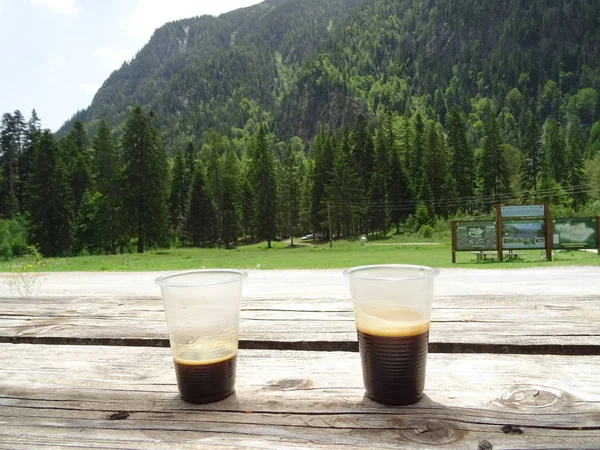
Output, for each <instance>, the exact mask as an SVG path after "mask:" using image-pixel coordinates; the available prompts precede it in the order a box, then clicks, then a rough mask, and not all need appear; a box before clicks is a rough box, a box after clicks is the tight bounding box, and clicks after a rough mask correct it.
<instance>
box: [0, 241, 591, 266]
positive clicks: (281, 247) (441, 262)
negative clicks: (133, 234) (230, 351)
mask: <svg viewBox="0 0 600 450" xmlns="http://www.w3.org/2000/svg"><path fill="white" fill-rule="evenodd" d="M404 240H405V239H402V238H392V239H389V240H385V241H374V242H368V243H364V244H363V243H359V242H344V241H341V242H335V243H334V248H332V249H331V248H329V244H328V243H317V244H313V243H301V244H300V245H298V246H297V247H294V248H290V247H289V245H288V244H286V243H274V245H273V248H272V249H267V244H266V243H262V244H256V245H248V246H240V247H238V248H237V249H231V250H225V249H167V250H159V251H149V252H146V253H144V254H142V255H138V254H125V255H114V256H112V255H111V256H78V257H74V258H55V259H46V260H44V261H43V265H42V264H32V261H31V260H30V259H26V258H24V259H15V260H11V261H4V262H1V263H0V271H2V272H10V271H22V270H24V269H23V266H24V265H27V264H32V265H33V267H29V266H27V269H26V270H27V271H30V270H39V271H63V272H64V271H158V270H185V269H198V268H203V267H206V268H212V267H230V268H240V269H253V268H257V267H259V265H260V268H261V269H265V270H270V269H340V268H345V267H352V266H357V265H363V264H383V263H390V264H419V265H427V266H432V267H456V268H490V269H492V268H494V269H497V268H504V269H507V268H526V267H537V266H541V267H545V266H564V265H600V257H598V256H597V255H596V254H593V253H586V252H580V251H572V252H567V253H562V252H555V253H554V261H552V262H546V261H544V260H543V259H541V256H542V252H540V251H539V250H535V251H534V250H531V251H526V252H524V253H526V255H525V256H524V258H523V259H522V260H519V261H511V262H502V263H500V262H497V261H489V260H488V261H481V262H477V261H475V256H474V255H472V254H470V253H468V252H467V253H458V254H457V264H452V263H451V250H450V244H449V243H441V244H435V243H433V244H432V243H428V244H429V245H417V244H411V243H406V242H403V241H404Z"/></svg>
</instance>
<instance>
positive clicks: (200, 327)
mask: <svg viewBox="0 0 600 450" xmlns="http://www.w3.org/2000/svg"><path fill="white" fill-rule="evenodd" d="M246 277H247V274H246V272H244V271H240V270H230V269H207V270H196V271H190V272H183V273H176V274H173V275H165V276H162V277H159V278H157V279H156V284H158V285H159V286H160V288H161V291H162V298H163V302H164V304H165V313H166V316H167V326H168V329H169V340H170V343H171V351H172V353H173V360H174V364H175V373H176V375H177V385H178V387H179V393H180V395H181V398H182V399H183V400H184V401H186V402H188V403H196V404H201V403H212V402H216V401H219V400H223V399H224V398H226V397H229V396H230V395H231V394H233V392H234V390H235V389H234V388H235V372H236V360H237V351H238V331H239V325H240V301H241V297H242V283H243V280H244V279H245V278H246Z"/></svg>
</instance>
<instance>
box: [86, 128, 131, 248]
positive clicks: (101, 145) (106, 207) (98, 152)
mask: <svg viewBox="0 0 600 450" xmlns="http://www.w3.org/2000/svg"><path fill="white" fill-rule="evenodd" d="M92 148H93V150H94V155H95V158H94V163H95V164H94V175H95V176H94V178H95V182H94V185H95V187H96V192H97V194H98V196H99V197H97V208H96V211H95V216H94V218H93V220H92V229H93V236H94V245H95V247H96V248H98V249H100V250H102V251H104V252H105V253H111V254H113V255H114V254H116V253H117V248H121V250H122V249H123V248H124V247H125V243H126V242H125V241H126V236H125V235H124V232H123V227H122V221H123V217H122V216H123V205H122V202H121V191H120V186H121V161H120V157H119V153H118V151H117V143H116V142H115V140H114V139H113V137H112V136H111V134H110V128H109V127H108V124H107V123H106V122H105V121H104V120H102V121H101V122H100V125H99V127H98V131H97V132H96V136H94V139H93V142H92Z"/></svg>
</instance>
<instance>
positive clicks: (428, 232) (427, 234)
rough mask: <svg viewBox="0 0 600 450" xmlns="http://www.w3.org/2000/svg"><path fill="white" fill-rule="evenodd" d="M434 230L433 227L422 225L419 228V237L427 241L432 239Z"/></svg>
mask: <svg viewBox="0 0 600 450" xmlns="http://www.w3.org/2000/svg"><path fill="white" fill-rule="evenodd" d="M433 232H434V229H433V227H432V226H431V225H422V226H421V228H419V235H420V236H421V237H422V238H425V239H431V237H432V236H433Z"/></svg>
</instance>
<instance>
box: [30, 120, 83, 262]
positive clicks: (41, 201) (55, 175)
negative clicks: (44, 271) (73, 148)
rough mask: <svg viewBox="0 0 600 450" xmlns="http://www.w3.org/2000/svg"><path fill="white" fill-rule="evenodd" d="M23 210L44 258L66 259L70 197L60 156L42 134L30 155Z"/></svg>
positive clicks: (48, 136) (70, 226)
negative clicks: (29, 168) (61, 257)
mask: <svg viewBox="0 0 600 450" xmlns="http://www.w3.org/2000/svg"><path fill="white" fill-rule="evenodd" d="M28 191H29V196H28V204H27V210H28V213H29V221H30V227H29V231H30V234H31V241H32V243H33V244H34V245H36V246H38V247H39V249H40V251H41V253H42V254H43V255H44V256H48V257H55V256H62V255H66V254H68V253H69V252H70V250H71V246H72V244H73V197H72V192H71V189H70V186H69V179H68V173H67V170H66V167H65V164H64V162H63V158H62V155H61V154H60V150H59V147H58V145H57V144H56V141H55V140H54V138H53V137H52V133H51V132H50V130H45V131H44V132H43V133H42V135H41V137H40V141H39V144H38V145H36V148H35V151H34V155H33V168H32V173H31V177H30V180H29V186H28Z"/></svg>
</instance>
